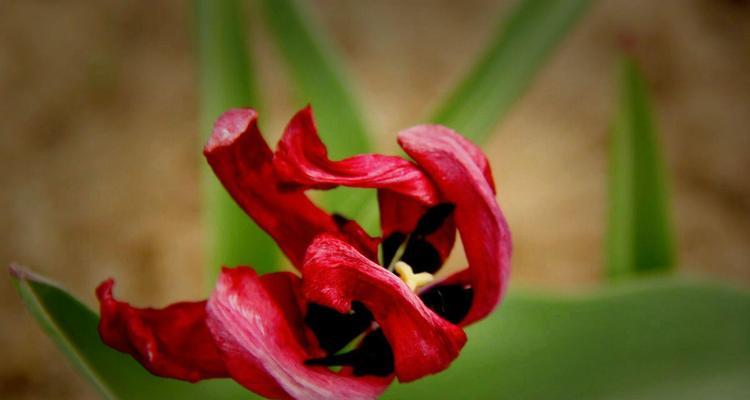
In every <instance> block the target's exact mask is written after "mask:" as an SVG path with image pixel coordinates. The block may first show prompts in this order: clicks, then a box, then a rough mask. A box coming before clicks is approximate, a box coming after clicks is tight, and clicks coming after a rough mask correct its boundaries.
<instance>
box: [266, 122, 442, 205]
mask: <svg viewBox="0 0 750 400" xmlns="http://www.w3.org/2000/svg"><path fill="white" fill-rule="evenodd" d="M274 166H275V168H276V171H277V172H278V174H279V176H280V177H281V178H282V179H283V180H284V181H286V182H289V183H291V184H295V185H299V186H302V187H304V188H315V189H330V188H333V187H336V186H338V185H344V186H351V187H361V188H377V189H388V190H391V191H393V192H396V193H401V194H404V195H407V196H410V197H413V198H415V199H417V200H419V201H421V202H423V203H426V204H432V203H434V202H435V201H436V193H435V188H434V187H433V185H432V183H431V182H430V180H429V179H428V178H427V177H426V176H425V174H424V173H423V172H422V171H421V170H420V169H419V168H418V167H417V166H415V165H414V163H412V162H410V161H408V160H405V159H403V158H401V157H396V156H386V155H381V154H362V155H356V156H352V157H349V158H345V159H343V160H340V161H331V160H329V159H328V151H327V150H326V147H325V145H324V144H323V142H322V141H321V140H320V137H319V136H318V131H317V128H316V127H315V121H314V120H313V115H312V110H311V108H310V107H306V108H304V109H302V110H301V111H299V112H298V113H297V114H296V115H295V116H294V118H292V120H291V121H290V122H289V125H287V127H286V130H285V131H284V136H283V137H282V138H281V140H280V141H279V144H278V147H277V150H276V154H275V156H274Z"/></svg>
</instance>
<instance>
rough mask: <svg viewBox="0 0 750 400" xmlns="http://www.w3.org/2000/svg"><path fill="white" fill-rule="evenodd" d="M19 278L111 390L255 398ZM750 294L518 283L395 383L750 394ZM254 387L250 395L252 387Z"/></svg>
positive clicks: (453, 392) (479, 391)
mask: <svg viewBox="0 0 750 400" xmlns="http://www.w3.org/2000/svg"><path fill="white" fill-rule="evenodd" d="M16 275H17V277H16V285H17V287H18V289H19V292H20V294H21V296H22V297H23V299H24V301H25V302H26V304H27V305H28V307H29V309H30V310H31V312H32V314H33V315H34V316H35V317H36V318H37V320H38V321H39V322H40V324H41V325H42V327H43V328H44V329H45V330H46V331H47V333H48V334H49V335H50V336H51V337H52V338H53V339H54V340H55V342H56V343H57V344H58V346H60V348H61V349H62V350H63V351H64V352H65V354H66V355H67V356H68V357H69V358H70V359H71V361H72V362H73V363H74V364H75V365H76V366H77V367H78V369H79V370H81V371H82V373H83V374H84V375H85V376H86V377H87V378H89V380H91V381H92V382H93V383H94V385H95V386H96V387H97V389H99V391H100V392H101V393H103V394H104V395H105V397H108V398H119V399H150V398H154V399H156V398H175V399H188V400H190V399H204V398H210V399H234V398H248V397H251V396H250V394H247V393H244V392H243V390H242V389H241V388H239V387H238V386H237V385H236V384H234V383H232V382H231V381H227V380H214V381H207V382H205V383H200V384H195V385H191V384H186V383H182V382H178V381H173V380H166V379H160V378H155V377H153V376H151V375H149V374H148V373H147V372H146V371H145V370H143V369H142V368H141V367H140V366H139V365H138V364H137V363H136V362H134V361H133V360H132V359H131V358H130V357H129V356H126V355H123V354H121V353H118V352H116V351H114V350H111V349H109V348H108V347H106V346H104V345H103V344H101V342H100V340H99V337H98V336H97V333H96V324H97V317H96V315H95V314H94V313H93V312H91V311H90V310H89V309H87V308H86V307H85V306H84V305H82V304H81V303H80V302H78V301H77V300H75V299H74V298H73V297H71V296H70V295H69V294H67V293H65V292H64V291H63V290H61V289H59V288H57V287H56V286H54V285H51V284H49V283H46V282H45V281H43V280H41V279H38V278H33V277H31V276H29V275H28V274H18V273H17V274H16ZM748 315H750V293H748V292H747V291H740V290H737V289H733V288H727V287H723V286H715V285H709V284H705V283H700V284H698V283H686V282H679V281H675V280H663V281H662V280H650V281H634V282H631V283H630V284H624V285H620V286H616V287H614V288H608V289H607V290H606V291H600V292H596V293H589V294H585V295H580V296H560V295H549V294H539V293H530V292H526V291H521V290H511V292H510V293H509V295H508V296H507V298H506V300H505V301H504V303H503V304H502V306H501V307H500V309H499V310H497V312H495V313H494V314H492V315H491V316H490V317H489V318H488V319H486V320H484V321H481V322H479V323H477V324H476V325H474V326H472V327H470V328H469V329H468V335H469V342H468V343H467V345H466V347H465V348H464V349H463V351H462V353H461V355H460V356H459V358H458V359H457V360H456V361H455V362H454V364H453V365H452V366H451V367H450V368H449V369H448V370H446V371H444V372H443V373H440V374H438V375H435V376H431V377H427V378H425V379H423V380H420V381H417V382H414V383H410V384H404V385H394V386H393V387H392V388H391V389H389V391H388V392H386V395H385V398H391V399H421V398H424V399H444V398H465V399H581V400H585V399H671V398H674V399H719V398H720V399H730V400H731V399H746V398H748V396H750V380H748V379H747V377H748V376H750V340H748V338H750V318H747V316H748ZM243 393H244V394H243Z"/></svg>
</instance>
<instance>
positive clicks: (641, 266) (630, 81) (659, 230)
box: [607, 60, 675, 279]
mask: <svg viewBox="0 0 750 400" xmlns="http://www.w3.org/2000/svg"><path fill="white" fill-rule="evenodd" d="M620 73H621V75H620V89H619V91H620V93H619V96H620V97H619V106H618V111H617V116H616V119H615V122H614V126H613V128H612V134H611V145H610V177H609V221H608V222H609V226H608V234H607V273H608V275H609V277H610V278H613V279H617V278H623V277H627V276H632V275H636V274H639V273H643V272H655V271H663V270H667V269H670V268H672V267H673V266H674V263H675V250H674V239H673V237H672V227H671V225H670V219H669V207H668V202H667V188H666V183H665V172H664V163H663V160H662V157H661V154H660V153H661V152H660V149H659V146H658V138H657V133H656V130H655V128H654V122H653V118H652V116H651V107H650V105H649V99H648V90H647V84H646V82H645V80H644V79H643V77H642V75H641V74H640V72H639V71H638V68H637V67H636V65H635V64H634V63H633V61H631V60H624V61H623V64H622V68H621V72H620Z"/></svg>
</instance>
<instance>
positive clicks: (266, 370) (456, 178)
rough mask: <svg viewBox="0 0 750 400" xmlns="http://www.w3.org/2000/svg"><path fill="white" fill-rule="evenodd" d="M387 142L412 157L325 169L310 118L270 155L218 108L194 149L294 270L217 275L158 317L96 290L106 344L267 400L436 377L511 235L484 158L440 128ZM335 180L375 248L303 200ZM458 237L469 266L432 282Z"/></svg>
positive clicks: (493, 297)
mask: <svg viewBox="0 0 750 400" xmlns="http://www.w3.org/2000/svg"><path fill="white" fill-rule="evenodd" d="M342 140H345V138H342ZM398 142H399V144H400V145H401V147H402V148H403V149H404V151H406V153H407V154H408V155H409V156H410V157H411V158H412V160H413V161H409V160H406V159H403V158H401V157H397V156H386V155H379V154H366V155H358V156H353V157H350V158H346V159H343V160H341V161H331V160H329V159H328V156H327V151H326V148H325V146H324V145H323V143H322V142H321V141H320V138H319V137H318V134H317V130H316V127H315V122H314V120H313V117H312V111H311V109H310V108H309V107H308V108H305V109H303V110H301V111H300V112H298V113H297V115H295V116H294V118H293V119H292V121H291V122H290V123H289V125H288V126H287V128H286V131H285V133H284V136H283V137H282V139H281V141H280V142H279V145H278V149H277V151H276V152H275V153H273V152H272V151H271V149H270V148H269V147H268V145H267V144H266V142H265V140H264V139H263V137H262V136H261V134H260V131H259V130H258V127H257V115H256V113H255V111H253V110H250V109H235V110H230V111H228V112H226V113H225V114H224V115H222V116H221V118H219V120H218V121H217V122H216V124H215V126H214V131H213V134H212V136H211V138H210V140H209V142H208V144H207V145H206V147H205V149H204V154H205V155H206V158H207V159H208V162H209V164H210V165H211V167H212V168H213V170H214V172H215V173H216V175H217V176H218V178H219V179H220V180H221V182H222V183H223V184H224V186H225V187H226V189H227V190H228V191H229V193H230V194H231V195H232V197H233V198H234V199H235V200H236V201H237V203H238V204H239V205H240V206H241V207H242V208H243V209H244V210H245V212H247V214H248V215H249V216H250V217H252V218H253V220H255V222H256V223H257V224H258V225H259V226H260V227H262V228H263V229H264V230H265V231H266V232H268V233H269V234H270V235H271V236H272V237H273V238H274V239H275V240H276V242H277V243H278V245H279V247H280V248H281V249H282V250H283V252H284V254H286V256H287V257H288V258H289V259H290V260H291V262H292V263H293V264H294V266H295V267H296V268H297V269H298V271H299V274H295V273H291V272H277V273H271V274H266V275H258V274H256V273H255V271H254V270H253V269H251V268H249V267H238V268H234V269H229V268H224V269H223V271H222V273H221V275H220V277H219V280H218V283H217V285H216V288H215V290H214V291H213V293H212V294H211V296H210V298H209V299H208V300H207V301H204V302H195V303H177V304H173V305H171V306H169V307H166V308H164V309H158V310H157V309H137V308H134V307H131V306H130V305H128V304H126V303H122V302H119V301H117V300H115V299H114V298H113V296H112V286H113V282H112V281H111V280H109V281H106V282H104V283H103V284H102V285H100V286H99V288H98V289H97V296H98V298H99V301H100V303H101V322H100V326H99V331H100V334H101V336H102V339H103V340H104V342H105V343H107V344H108V345H109V346H111V347H114V348H115V349H117V350H120V351H122V352H126V353H129V354H131V355H132V356H133V357H134V358H135V359H137V360H138V361H139V362H140V363H141V364H143V365H144V367H146V368H147V369H148V370H149V371H151V372H152V373H153V374H155V375H159V376H164V377H170V378H176V379H182V380H188V381H198V380H201V379H208V378H217V377H230V378H232V379H234V380H236V381H237V382H239V383H240V384H242V385H243V386H245V387H246V388H248V389H249V390H252V391H254V392H256V393H258V394H260V395H263V396H266V397H269V398H298V399H300V398H302V399H332V398H347V399H371V398H375V397H377V396H378V395H379V394H380V393H382V392H383V391H384V390H385V388H386V387H387V386H388V385H389V383H390V382H391V381H392V380H393V378H394V377H397V378H398V379H399V381H401V382H409V381H413V380H415V379H419V378H421V377H423V376H425V375H429V374H434V373H437V372H440V371H442V370H444V369H445V368H447V367H448V366H449V365H450V363H451V362H452V361H453V360H454V359H455V358H456V357H457V356H458V354H459V352H460V350H461V348H462V347H463V345H464V344H465V343H466V335H465V334H464V331H463V329H462V328H463V327H464V326H466V325H468V324H471V323H473V322H476V321H478V320H480V319H482V318H484V317H485V316H487V314H489V313H490V312H491V311H492V310H493V309H494V308H495V306H496V305H497V304H498V302H499V301H500V299H501V297H502V295H503V292H504V290H505V286H506V284H507V281H508V275H509V267H510V254H511V241H510V232H509V231H508V227H507V224H506V222H505V219H504V217H503V214H502V212H501V210H500V207H499V206H498V204H497V202H496V200H495V188H494V184H493V180H492V174H491V172H490V167H489V163H488V162H487V159H486V157H485V156H484V154H483V153H482V152H481V150H479V148H477V147H476V146H475V145H473V144H472V143H470V142H469V141H468V140H466V139H464V138H463V137H461V136H460V135H458V134H457V133H455V132H453V131H451V130H450V129H448V128H445V127H443V126H439V125H420V126H416V127H413V128H410V129H407V130H405V131H402V132H401V133H399V135H398ZM338 185H344V186H351V187H360V188H375V189H377V190H378V200H379V205H380V220H381V221H380V222H381V228H382V238H372V237H370V236H369V235H368V234H367V233H366V232H365V231H364V230H363V229H362V228H361V227H360V226H359V225H358V224H357V223H356V222H355V221H351V220H348V219H346V218H343V217H341V216H338V215H329V214H328V213H326V212H325V211H323V210H321V209H320V208H318V207H317V206H316V205H315V204H313V203H312V202H311V201H310V200H309V199H308V198H307V196H306V195H305V190H306V189H330V188H333V187H336V186H338ZM456 230H458V233H459V234H460V235H461V239H462V242H463V245H464V249H465V251H466V256H467V259H468V262H469V266H468V267H467V268H466V269H464V270H462V271H459V272H457V273H455V274H453V275H450V276H448V277H447V278H445V279H442V280H439V281H434V280H433V274H435V273H436V272H437V271H438V270H439V269H440V268H441V266H442V264H443V262H444V261H445V259H446V258H447V257H448V255H449V253H450V251H451V249H452V247H453V244H454V241H455V234H456ZM249 245H252V243H250V244H249ZM379 245H381V246H382V255H383V260H382V264H381V263H379V260H378V246H379ZM350 343H354V345H353V347H352V346H347V345H349V344H350ZM345 347H352V348H353V350H349V351H343V349H344V348H345ZM332 366H341V367H342V368H340V369H338V370H337V371H334V370H333V369H331V368H330V367H332Z"/></svg>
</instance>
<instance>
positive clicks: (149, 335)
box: [96, 279, 228, 382]
mask: <svg viewBox="0 0 750 400" xmlns="http://www.w3.org/2000/svg"><path fill="white" fill-rule="evenodd" d="M113 286H114V281H112V280H111V279H110V280H107V281H105V282H104V283H102V284H101V285H99V287H98V288H97V289H96V295H97V297H98V298H99V303H100V308H101V319H100V322H99V334H100V335H101V337H102V340H103V341H104V343H106V344H107V345H109V346H111V347H113V348H115V349H117V350H119V351H121V352H123V353H128V354H130V355H132V356H133V357H134V358H135V359H136V360H138V361H139V362H140V363H141V364H143V366H144V367H146V369H148V370H149V371H151V373H152V374H154V375H159V376H164V377H168V378H176V379H182V380H186V381H191V382H195V381H198V380H201V379H207V378H218V377H226V376H228V373H227V370H226V368H225V366H224V361H223V360H222V358H221V355H220V353H219V350H218V348H217V347H216V346H215V345H214V341H213V339H212V337H211V334H210V332H209V331H208V327H207V326H206V302H205V301H201V302H182V303H175V304H172V305H170V306H168V307H166V308H163V309H154V308H135V307H131V306H130V305H129V304H127V303H123V302H120V301H117V300H115V299H114V297H113V296H112V287H113Z"/></svg>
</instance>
